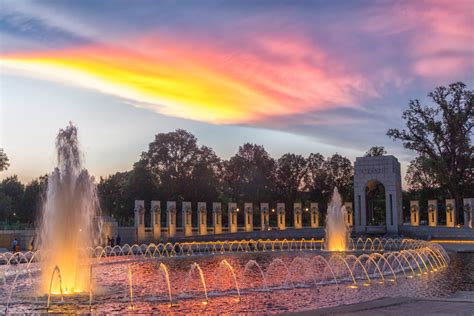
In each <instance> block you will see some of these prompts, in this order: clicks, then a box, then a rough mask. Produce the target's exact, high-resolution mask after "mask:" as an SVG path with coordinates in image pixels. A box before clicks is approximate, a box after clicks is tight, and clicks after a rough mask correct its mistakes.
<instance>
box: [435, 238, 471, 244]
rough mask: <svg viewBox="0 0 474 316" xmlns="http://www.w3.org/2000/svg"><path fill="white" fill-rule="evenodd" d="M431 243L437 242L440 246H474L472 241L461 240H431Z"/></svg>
mask: <svg viewBox="0 0 474 316" xmlns="http://www.w3.org/2000/svg"><path fill="white" fill-rule="evenodd" d="M431 242H437V243H441V244H474V240H462V239H458V240H455V239H452V240H451V239H449V240H446V239H433V240H431Z"/></svg>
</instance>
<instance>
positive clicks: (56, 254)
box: [38, 123, 101, 294]
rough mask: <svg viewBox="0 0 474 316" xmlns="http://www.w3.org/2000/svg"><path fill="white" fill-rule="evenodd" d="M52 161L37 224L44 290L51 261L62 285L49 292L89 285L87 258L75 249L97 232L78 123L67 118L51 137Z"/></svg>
mask: <svg viewBox="0 0 474 316" xmlns="http://www.w3.org/2000/svg"><path fill="white" fill-rule="evenodd" d="M56 150H57V167H56V168H55V169H54V171H53V173H52V174H51V175H50V176H49V177H48V188H47V192H46V199H45V201H44V204H43V210H42V211H43V212H42V219H41V222H40V226H39V228H38V236H39V242H38V249H39V252H40V253H41V262H42V279H43V282H42V284H43V288H42V290H43V292H47V291H48V290H49V286H50V284H49V283H50V281H51V280H50V278H51V274H52V272H53V270H54V269H55V267H58V268H59V269H60V270H61V277H62V288H61V286H60V284H59V283H58V282H54V283H53V284H52V285H51V291H52V293H60V292H61V291H62V292H63V293H64V294H69V293H73V292H82V291H87V290H88V289H89V284H88V283H89V273H88V272H89V271H88V268H89V264H88V261H89V258H88V256H87V255H85V256H84V255H83V254H81V252H80V251H78V249H80V248H84V247H91V246H92V245H93V242H94V240H95V239H96V238H97V236H99V232H100V227H101V225H100V220H98V219H99V217H98V214H99V203H98V199H97V191H96V186H95V184H94V179H93V178H92V177H91V176H89V173H88V172H87V170H85V169H83V168H82V157H81V152H80V149H79V143H78V139H77V128H76V127H75V126H74V125H72V123H70V124H69V126H67V127H66V128H65V129H61V130H59V133H58V136H57V138H56Z"/></svg>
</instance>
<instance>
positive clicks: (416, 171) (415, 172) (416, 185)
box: [405, 156, 439, 191]
mask: <svg viewBox="0 0 474 316" xmlns="http://www.w3.org/2000/svg"><path fill="white" fill-rule="evenodd" d="M405 181H406V182H407V184H408V187H409V189H410V190H411V191H420V190H428V191H432V190H435V189H437V188H439V184H438V182H437V181H436V179H435V178H434V177H433V172H432V171H431V170H430V163H429V161H427V160H426V159H425V158H424V157H422V156H420V157H417V158H416V159H414V160H412V161H411V162H410V164H409V165H408V168H407V173H406V175H405Z"/></svg>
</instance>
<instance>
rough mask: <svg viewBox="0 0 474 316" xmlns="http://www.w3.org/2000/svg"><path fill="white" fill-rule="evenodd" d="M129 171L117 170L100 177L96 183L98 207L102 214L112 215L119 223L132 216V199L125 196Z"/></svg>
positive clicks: (126, 221)
mask: <svg viewBox="0 0 474 316" xmlns="http://www.w3.org/2000/svg"><path fill="white" fill-rule="evenodd" d="M129 173H130V172H117V173H115V174H114V175H111V176H109V177H108V178H102V177H100V180H99V184H98V185H97V192H98V195H99V201H100V207H101V209H102V213H103V214H107V215H113V216H114V217H115V218H116V219H117V220H118V222H119V224H120V225H126V224H128V221H129V220H131V219H132V218H133V200H134V198H133V197H132V198H129V196H126V194H125V190H126V184H127V181H128V176H129Z"/></svg>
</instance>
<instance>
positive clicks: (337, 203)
mask: <svg viewBox="0 0 474 316" xmlns="http://www.w3.org/2000/svg"><path fill="white" fill-rule="evenodd" d="M325 231H326V237H325V243H324V248H325V250H329V251H346V250H348V249H349V234H350V227H349V225H348V223H347V211H346V207H345V206H344V205H343V204H342V198H341V195H340V194H339V191H338V190H337V187H335V188H334V191H333V193H332V197H331V202H330V203H329V205H328V212H327V216H326V228H325Z"/></svg>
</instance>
